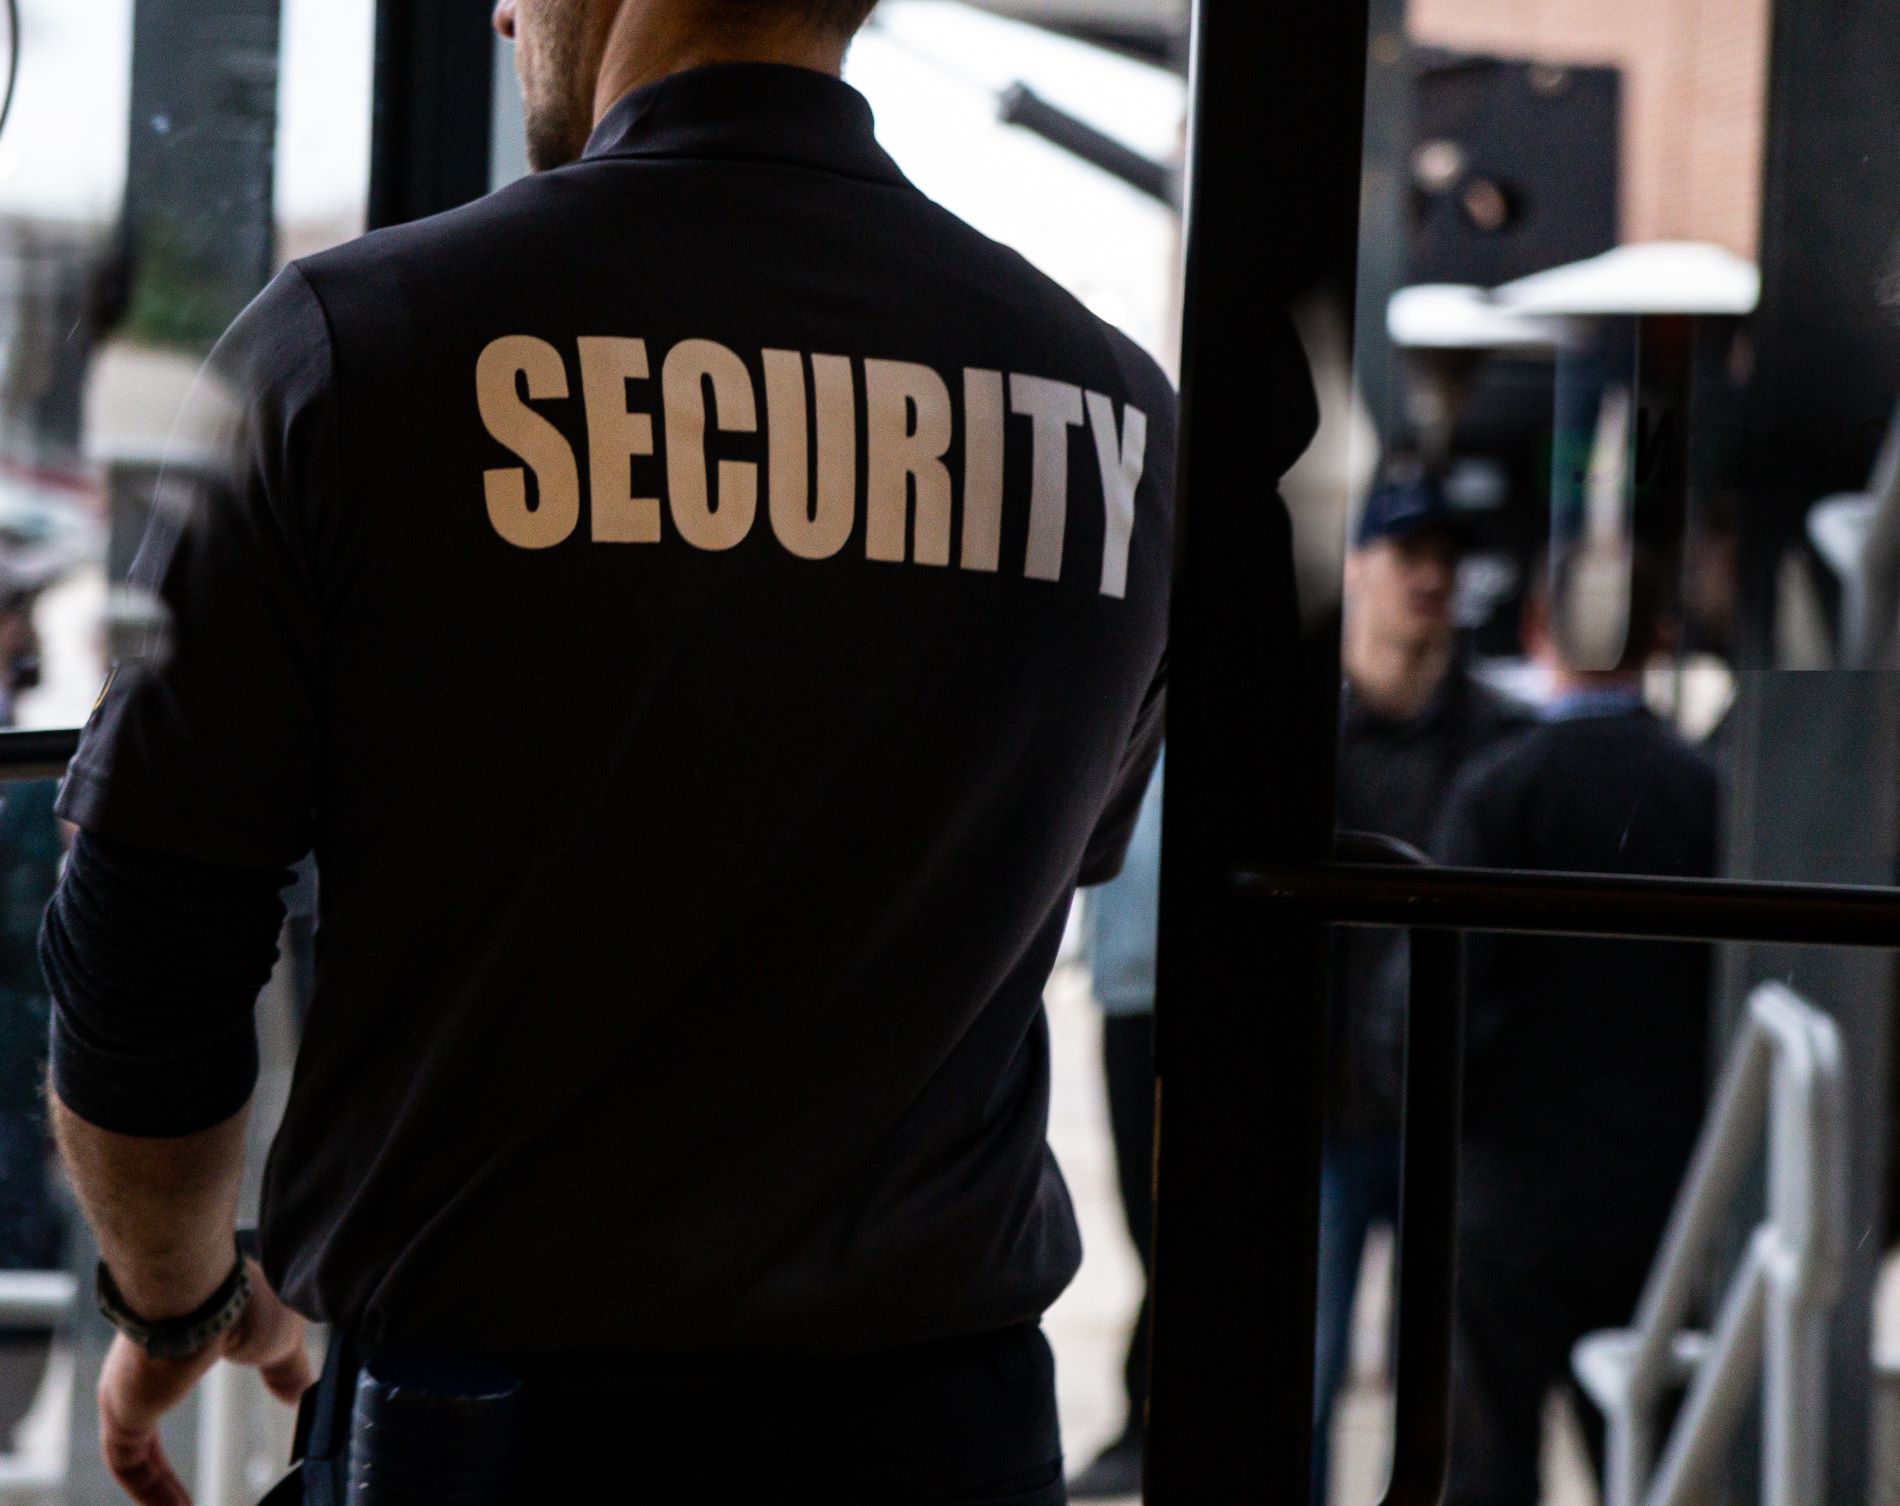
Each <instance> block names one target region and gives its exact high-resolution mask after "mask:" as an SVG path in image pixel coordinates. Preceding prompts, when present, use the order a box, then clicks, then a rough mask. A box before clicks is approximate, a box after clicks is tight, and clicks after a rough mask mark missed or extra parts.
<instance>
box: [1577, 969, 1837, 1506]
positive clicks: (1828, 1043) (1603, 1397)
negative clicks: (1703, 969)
mask: <svg viewBox="0 0 1900 1506" xmlns="http://www.w3.org/2000/svg"><path fill="white" fill-rule="evenodd" d="M1846 1121H1847V1097H1846V1085H1845V1072H1844V1066H1843V1062H1842V1056H1841V1042H1840V1033H1839V1031H1838V1030H1837V1029H1836V1028H1835V1025H1834V1022H1833V1021H1832V1020H1830V1019H1829V1018H1828V1017H1827V1016H1826V1015H1824V1014H1822V1013H1821V1012H1820V1011H1819V1010H1817V1009H1815V1008H1814V1007H1813V1006H1812V1005H1810V1004H1808V1003H1807V1002H1806V1001H1805V1000H1803V999H1801V998H1799V997H1797V996H1796V995H1795V994H1794V993H1792V992H1791V991H1790V990H1788V989H1786V988H1784V987H1782V986H1781V985H1780V984H1774V983H1770V984H1764V985H1762V986H1761V987H1760V988H1757V989H1756V990H1755V992H1754V993H1753V994H1752V995H1751V996H1750V998H1749V1001H1748V1011H1747V1016H1746V1019H1745V1021H1744V1023H1743V1026H1742V1030H1741V1035H1740V1037H1739V1039H1738V1040H1737V1041H1736V1042H1735V1045H1734V1048H1733V1050H1732V1052H1731V1054H1730V1056H1729V1061H1728V1065H1727V1067H1726V1069H1725V1070H1724V1073H1723V1077H1722V1083H1721V1087H1720V1089H1719V1091H1718V1093H1717V1096H1716V1101H1715V1107H1714V1109H1713V1110H1712V1112H1711V1113H1710V1116H1709V1121H1708V1124H1707V1126H1706V1127H1705V1128H1704V1130H1703V1132H1702V1138H1701V1140H1700V1142H1699V1143H1698V1144H1697V1146H1696V1152H1695V1157H1694V1159H1693V1160H1692V1161H1691V1163H1690V1166H1689V1172H1688V1176H1687V1178H1686V1180H1685V1181H1684V1183H1683V1190H1682V1194H1681V1196H1680V1197H1679V1198H1678V1199H1677V1202H1676V1209H1675V1212H1674V1214H1673V1215H1672V1216H1671V1218H1670V1222H1669V1228H1668V1232H1667V1233H1666V1234H1665V1235H1664V1237H1663V1244H1662V1249H1661V1251H1660V1253H1659V1254H1658V1255H1657V1257H1656V1264H1655V1266H1654V1267H1653V1268H1652V1269H1651V1271H1650V1275H1649V1282H1648V1285H1647V1286H1646V1287H1645V1288H1644V1291H1643V1297H1642V1302H1641V1304H1640V1305H1639V1306H1638V1308H1637V1312H1636V1320H1635V1324H1634V1326H1633V1327H1632V1328H1630V1329H1627V1330H1620V1331H1618V1332H1614V1333H1604V1334H1593V1335H1591V1336H1590V1337H1589V1338H1587V1339H1585V1340H1584V1341H1583V1342H1582V1343H1581V1344H1579V1345H1578V1346H1577V1352H1576V1356H1575V1366H1576V1372H1577V1378H1578V1380H1579V1381H1580V1382H1581V1383H1582V1385H1583V1388H1584V1390H1585V1391H1587V1392H1588V1393H1589V1395H1590V1397H1591V1399H1592V1400H1593V1401H1595V1403H1596V1404H1597V1406H1598V1407H1599V1408H1601V1409H1602V1411H1603V1414H1604V1417H1605V1419H1606V1420H1607V1422H1608V1424H1609V1438H1608V1445H1609V1450H1608V1457H1607V1459H1606V1462H1605V1476H1606V1478H1605V1482H1604V1502H1605V1506H1687V1503H1688V1502H1690V1501H1692V1500H1695V1499H1698V1498H1699V1495H1700V1493H1701V1492H1702V1491H1703V1490H1705V1489H1706V1488H1707V1486H1708V1484H1709V1482H1710V1480H1711V1477H1712V1475H1713V1473H1714V1471H1715V1469H1716V1467H1717V1465H1718V1464H1719V1463H1720V1462H1721V1460H1722V1459H1723V1458H1724V1456H1725V1451H1726V1447H1727V1445H1728V1443H1729V1441H1730V1439H1731V1438H1732V1437H1733V1436H1734V1432H1735V1427H1736V1424H1737V1422H1738V1421H1739V1420H1740V1418H1741V1415H1742V1413H1743V1411H1744V1410H1745V1409H1746V1407H1747V1405H1748V1402H1749V1397H1750V1395H1751V1393H1753V1392H1754V1391H1755V1389H1756V1386H1757V1383H1758V1382H1759V1383H1760V1390H1761V1396H1762V1411H1763V1424H1762V1475H1763V1478H1762V1491H1761V1497H1760V1499H1761V1502H1762V1506H1816V1503H1817V1502H1819V1501H1821V1500H1822V1499H1823V1498H1824V1496H1825V1472H1826V1463H1827V1443H1826V1429H1827V1323H1828V1316H1829V1314H1830V1312H1831V1311H1832V1309H1833V1307H1834V1304H1835V1303H1836V1302H1837V1301H1838V1300H1839V1297H1840V1291H1841V1282H1842V1272H1843V1268H1844V1264H1845V1258H1846V1240H1847V1206H1848V1205H1847V1177H1848V1161H1847V1153H1848V1143H1847V1122H1846ZM1764 1122H1766V1125H1767V1131H1768V1207H1767V1212H1766V1215H1765V1216H1764V1218H1763V1219H1762V1221H1761V1223H1760V1224H1759V1225H1758V1226H1757V1227H1756V1229H1755V1230H1754V1232H1753V1233H1752V1235H1750V1237H1749V1239H1748V1241H1747V1244H1746V1247H1745V1250H1744V1253H1743V1256H1742V1258H1741V1261H1740V1264H1739V1266H1738V1267H1737V1269H1736V1271H1735V1273H1734V1275H1733V1277H1732V1278H1731V1279H1730V1282H1729V1285H1728V1290H1727V1292H1726V1293H1725V1294H1724V1296H1723V1298H1722V1302H1721V1305H1720V1307H1719V1309H1718V1312H1717V1316H1716V1320H1715V1326H1714V1329H1713V1331H1712V1332H1711V1333H1708V1334H1701V1333H1695V1332H1692V1331H1690V1330H1689V1329H1688V1328H1687V1327H1686V1325H1687V1322H1688V1319H1689V1315H1690V1308H1691V1305H1692V1304H1693V1303H1694V1301H1695V1298H1696V1295H1697V1290H1698V1287H1699V1286H1700V1283H1701V1278H1702V1276H1703V1275H1704V1273H1705V1272H1706V1271H1707V1270H1708V1268H1709V1265H1710V1261H1711V1258H1712V1257H1713V1255H1714V1254H1715V1246H1716V1242H1717V1241H1718V1240H1719V1239H1721V1238H1722V1236H1723V1234H1724V1233H1725V1232H1726V1231H1727V1230H1728V1229H1729V1228H1730V1227H1731V1225H1730V1220H1731V1218H1732V1216H1733V1209H1734V1202H1735V1198H1736V1195H1737V1194H1738V1193H1739V1192H1740V1191H1741V1189H1742V1185H1743V1179H1744V1178H1745V1177H1746V1176H1747V1174H1748V1171H1749V1167H1750V1165H1751V1163H1752V1162H1753V1161H1754V1159H1755V1151H1756V1148H1757V1146H1758V1145H1759V1144H1760V1137H1761V1131H1762V1127H1763V1124H1764ZM1685 1382H1686V1383H1687V1386H1688V1395H1687V1398H1686V1400H1685V1401H1684V1402H1683V1405H1682V1408H1681V1410H1680V1412H1679V1413H1678V1414H1677V1416H1676V1420H1675V1424H1674V1426H1673V1427H1672V1428H1671V1430H1670V1433H1669V1436H1668V1437H1667V1439H1660V1438H1659V1437H1658V1436H1657V1432H1658V1428H1657V1422H1658V1412H1659V1409H1660V1407H1661V1405H1662V1403H1663V1400H1664V1399H1665V1397H1666V1396H1667V1394H1668V1393H1669V1392H1670V1391H1671V1390H1672V1389H1673V1388H1675V1387H1677V1386H1680V1385H1682V1384H1684V1383H1685Z"/></svg>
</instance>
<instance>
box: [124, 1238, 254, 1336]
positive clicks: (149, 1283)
mask: <svg viewBox="0 0 1900 1506" xmlns="http://www.w3.org/2000/svg"><path fill="white" fill-rule="evenodd" d="M235 1248H236V1246H235V1243H234V1241H233V1240H231V1239H230V1238H228V1237H227V1238H226V1239H223V1240H220V1241H219V1242H218V1243H216V1244H214V1245H211V1246H208V1247H206V1248H203V1249H199V1250H194V1251H190V1252H184V1251H180V1252H179V1253H178V1254H176V1255H174V1256H171V1257H169V1258H166V1259H163V1260H149V1259H148V1260H144V1261H140V1262H138V1263H137V1264H133V1263H132V1262H130V1261H121V1262H119V1263H117V1264H113V1263H111V1262H106V1265H107V1268H108V1269H109V1270H110V1272H111V1275H112V1281H113V1286H114V1288H115V1290H116V1291H117V1293H118V1295H119V1297H120V1299H121V1300H122V1301H123V1302H124V1303H125V1305H126V1306H127V1307H128V1308H130V1309H131V1310H132V1311H133V1312H135V1313H137V1314H138V1315H139V1316H140V1317H141V1318H144V1319H146V1320H147V1321H149V1322H154V1323H157V1322H164V1321H167V1320H169V1319H172V1318H179V1317H183V1316H184V1315H185V1314H186V1313H192V1312H196V1311H197V1310H198V1309H199V1308H201V1307H203V1306H204V1305H205V1303H206V1302H208V1301H209V1300H210V1299H211V1296H212V1294H213V1293H214V1292H216V1291H217V1290H218V1288H219V1287H221V1286H223V1285H224V1283H225V1282H226V1281H227V1280H229V1279H230V1275H231V1266H232V1262H233V1260H234V1259H235V1258H236V1257H235V1256H234V1254H233V1251H234V1249H235Z"/></svg>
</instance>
